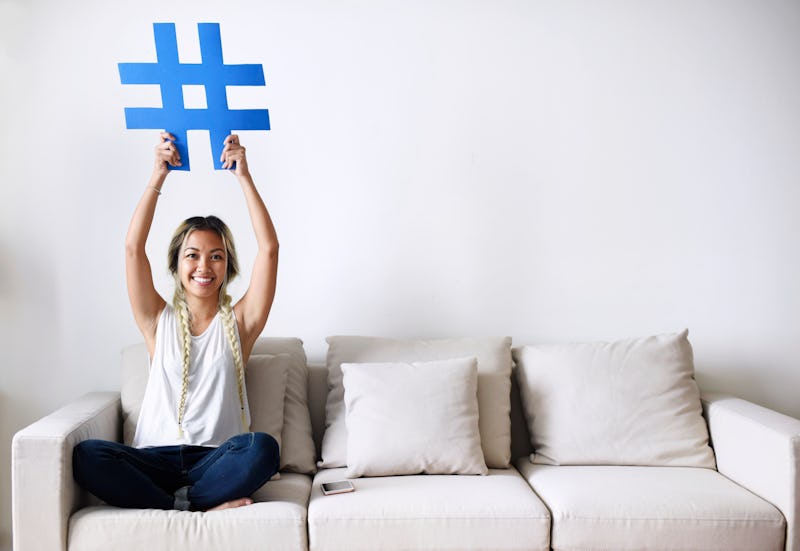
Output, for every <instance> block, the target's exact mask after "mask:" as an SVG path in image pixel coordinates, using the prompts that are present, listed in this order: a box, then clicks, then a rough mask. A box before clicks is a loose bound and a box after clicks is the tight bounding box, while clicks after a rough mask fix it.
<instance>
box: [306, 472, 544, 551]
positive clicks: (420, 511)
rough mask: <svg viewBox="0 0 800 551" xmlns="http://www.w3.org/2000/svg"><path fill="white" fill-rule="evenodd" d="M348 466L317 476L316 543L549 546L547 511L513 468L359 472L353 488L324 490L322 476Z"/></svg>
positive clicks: (389, 549)
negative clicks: (464, 472) (467, 472)
mask: <svg viewBox="0 0 800 551" xmlns="http://www.w3.org/2000/svg"><path fill="white" fill-rule="evenodd" d="M345 472H346V470H345V469H343V468H340V469H329V470H323V471H320V472H318V473H317V475H316V476H315V477H314V486H313V488H312V491H311V499H310V502H309V508H308V531H309V544H310V549H311V551H400V550H402V551H416V550H419V551H422V550H432V549H436V550H458V551H478V550H485V551H510V550H513V551H546V550H547V549H549V536H550V516H549V513H548V511H547V509H546V508H545V506H544V505H543V504H542V502H541V501H540V500H539V498H537V497H536V494H534V493H533V492H531V491H530V488H529V487H528V485H527V484H526V482H525V480H524V479H523V478H522V477H521V476H520V474H519V473H518V472H517V471H516V470H515V469H513V468H510V469H492V470H490V471H489V474H488V475H487V476H452V475H411V476H393V477H376V478H359V479H356V480H353V485H354V486H355V488H356V490H355V491H354V492H351V493H346V494H337V495H331V496H325V495H323V494H322V491H321V490H320V484H321V483H323V482H331V481H335V480H341V479H343V478H344V477H345Z"/></svg>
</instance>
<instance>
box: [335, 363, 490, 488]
mask: <svg viewBox="0 0 800 551" xmlns="http://www.w3.org/2000/svg"><path fill="white" fill-rule="evenodd" d="M342 372H343V373H344V401H345V406H346V410H347V477H348V478H355V477H359V476H387V475H402V474H419V473H428V474H486V473H487V472H488V471H487V469H486V463H485V462H484V460H483V451H482V450H481V437H480V433H479V432H478V395H477V391H478V370H477V361H476V360H475V358H461V359H453V360H441V361H438V362H411V363H364V364H342Z"/></svg>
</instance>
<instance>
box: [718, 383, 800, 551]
mask: <svg viewBox="0 0 800 551" xmlns="http://www.w3.org/2000/svg"><path fill="white" fill-rule="evenodd" d="M703 405H704V408H705V414H706V419H707V420H708V426H709V430H710V433H711V442H712V444H713V445H714V451H715V453H716V455H717V467H718V468H719V472H720V473H722V474H723V475H725V476H727V477H728V478H730V479H731V480H733V481H734V482H736V483H737V484H740V485H742V486H744V487H745V488H747V489H749V490H751V491H753V492H755V493H757V494H758V495H760V496H762V497H764V499H767V500H769V501H770V503H773V504H774V505H775V506H776V507H778V508H779V509H780V511H781V513H783V515H784V517H785V518H786V520H787V532H786V551H800V529H798V522H799V521H800V476H798V473H800V420H798V419H795V418H793V417H789V416H788V415H783V414H781V413H778V412H776V411H772V410H769V409H767V408H764V407H761V406H759V405H756V404H753V403H752V402H748V401H746V400H742V399H741V398H735V397H733V396H724V395H721V394H711V393H709V394H704V395H703Z"/></svg>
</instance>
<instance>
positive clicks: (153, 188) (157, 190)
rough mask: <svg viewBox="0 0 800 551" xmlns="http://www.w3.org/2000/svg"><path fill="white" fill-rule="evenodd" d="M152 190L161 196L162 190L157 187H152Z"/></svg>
mask: <svg viewBox="0 0 800 551" xmlns="http://www.w3.org/2000/svg"><path fill="white" fill-rule="evenodd" d="M150 189H152V190H153V191H155V192H156V193H158V194H159V195H161V190H160V189H158V188H157V187H156V186H150Z"/></svg>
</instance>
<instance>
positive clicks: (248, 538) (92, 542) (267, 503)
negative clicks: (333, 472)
mask: <svg viewBox="0 0 800 551" xmlns="http://www.w3.org/2000/svg"><path fill="white" fill-rule="evenodd" d="M310 491H311V478H310V477H309V476H307V475H303V474H295V473H284V474H283V475H282V476H281V479H280V480H275V481H272V482H268V483H267V484H265V485H264V486H263V487H262V488H261V489H259V490H258V491H257V492H256V493H255V494H253V500H254V501H255V503H253V505H249V506H247V507H239V508H237V509H228V510H225V511H215V512H213V513H195V512H187V511H162V510H159V509H119V508H117V507H110V506H107V505H102V506H97V507H87V508H85V509H81V510H79V511H77V512H76V513H75V514H73V515H72V517H71V518H70V522H69V545H68V548H69V550H70V551H107V550H109V549H113V550H114V551H141V550H142V549H146V550H147V551H174V550H175V549H191V550H195V551H201V550H205V551H218V550H219V549H236V550H237V551H238V550H248V549H249V550H252V551H261V550H263V549H265V546H267V542H268V546H269V548H270V549H281V550H298V551H302V550H305V549H307V548H308V538H307V530H306V507H307V504H308V495H309V492H310Z"/></svg>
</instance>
